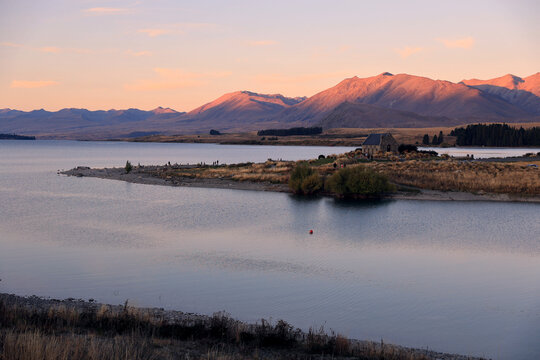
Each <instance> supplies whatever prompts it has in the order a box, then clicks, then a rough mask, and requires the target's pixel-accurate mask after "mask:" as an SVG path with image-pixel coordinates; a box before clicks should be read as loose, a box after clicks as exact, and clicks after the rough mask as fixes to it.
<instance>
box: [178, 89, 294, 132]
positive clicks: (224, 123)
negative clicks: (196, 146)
mask: <svg viewBox="0 0 540 360" xmlns="http://www.w3.org/2000/svg"><path fill="white" fill-rule="evenodd" d="M304 100H305V98H304V97H297V98H289V97H285V96H283V95H280V94H271V95H267V94H258V93H254V92H250V91H237V92H233V93H229V94H225V95H223V96H221V97H220V98H218V99H216V100H214V101H212V102H209V103H208V104H205V105H203V106H201V107H198V108H196V109H195V110H192V111H190V112H189V113H188V114H187V116H188V117H189V118H190V119H191V120H195V121H198V122H200V123H206V122H211V123H212V124H214V127H220V128H224V129H226V128H229V127H231V125H234V126H237V125H238V124H247V125H250V124H253V123H254V122H259V121H263V120H265V119H268V118H270V117H273V116H276V115H278V114H280V113H281V112H282V111H283V110H285V109H287V108H290V107H291V106H293V105H296V104H299V103H301V102H302V101H304Z"/></svg>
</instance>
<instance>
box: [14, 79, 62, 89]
mask: <svg viewBox="0 0 540 360" xmlns="http://www.w3.org/2000/svg"><path fill="white" fill-rule="evenodd" d="M53 85H58V82H57V81H51V80H34V81H28V80H13V81H12V82H11V87H12V88H18V89H35V88H42V87H47V86H53Z"/></svg>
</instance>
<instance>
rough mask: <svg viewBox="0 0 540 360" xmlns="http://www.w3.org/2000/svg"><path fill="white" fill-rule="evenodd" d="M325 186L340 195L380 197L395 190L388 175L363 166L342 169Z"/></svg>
mask: <svg viewBox="0 0 540 360" xmlns="http://www.w3.org/2000/svg"><path fill="white" fill-rule="evenodd" d="M325 187H326V189H327V190H328V191H330V192H333V193H335V194H336V195H338V196H340V197H378V196H380V195H381V194H382V193H385V192H392V191H395V186H394V185H392V184H391V183H389V182H388V179H387V178H386V176H384V175H381V174H379V173H376V172H375V171H373V170H371V169H369V168H366V167H363V166H356V167H352V168H351V167H349V168H343V169H340V170H339V171H337V172H335V173H334V174H333V175H332V176H330V177H329V178H328V180H327V181H326V186H325Z"/></svg>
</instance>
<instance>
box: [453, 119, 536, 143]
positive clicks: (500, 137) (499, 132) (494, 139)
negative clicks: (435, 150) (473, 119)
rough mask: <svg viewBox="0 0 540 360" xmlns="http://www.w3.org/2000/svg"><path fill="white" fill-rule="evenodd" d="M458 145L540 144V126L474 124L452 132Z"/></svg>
mask: <svg viewBox="0 0 540 360" xmlns="http://www.w3.org/2000/svg"><path fill="white" fill-rule="evenodd" d="M450 135H451V136H455V137H456V145H458V146H492V147H519V146H540V127H532V128H530V129H524V128H523V127H520V128H519V129H518V128H516V127H511V126H508V125H507V124H489V125H484V124H474V125H467V127H465V128H463V127H460V128H456V129H454V130H452V132H451V133H450Z"/></svg>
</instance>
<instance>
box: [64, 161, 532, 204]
mask: <svg viewBox="0 0 540 360" xmlns="http://www.w3.org/2000/svg"><path fill="white" fill-rule="evenodd" d="M185 166H186V168H189V167H190V166H189V165H185ZM158 168H160V166H144V167H143V169H158ZM191 168H193V166H191ZM58 174H62V175H66V176H74V177H92V178H99V179H106V180H117V181H125V182H129V183H134V184H143V185H160V186H175V187H177V186H183V187H196V188H207V189H208V188H209V189H231V190H249V191H271V192H279V193H289V194H292V192H291V190H290V189H289V186H288V185H287V184H276V183H271V182H255V181H234V180H229V179H220V178H188V177H182V178H180V179H176V178H175V179H173V178H161V177H157V176H154V175H152V174H150V173H148V172H145V171H140V170H139V169H138V168H134V169H133V170H132V171H131V172H130V173H128V174H126V172H125V170H124V168H89V167H84V166H78V167H76V168H73V169H70V170H66V171H61V172H59V173H58ZM384 199H389V200H421V201H497V202H526V203H540V197H538V196H520V195H516V194H491V193H483V194H473V193H467V192H457V191H456V192H454V191H448V192H446V191H438V190H426V189H413V190H412V191H410V192H407V191H398V192H397V193H394V194H389V195H387V196H385V197H384Z"/></svg>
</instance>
